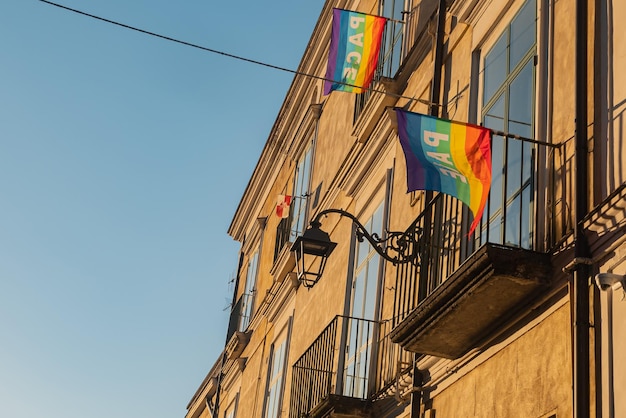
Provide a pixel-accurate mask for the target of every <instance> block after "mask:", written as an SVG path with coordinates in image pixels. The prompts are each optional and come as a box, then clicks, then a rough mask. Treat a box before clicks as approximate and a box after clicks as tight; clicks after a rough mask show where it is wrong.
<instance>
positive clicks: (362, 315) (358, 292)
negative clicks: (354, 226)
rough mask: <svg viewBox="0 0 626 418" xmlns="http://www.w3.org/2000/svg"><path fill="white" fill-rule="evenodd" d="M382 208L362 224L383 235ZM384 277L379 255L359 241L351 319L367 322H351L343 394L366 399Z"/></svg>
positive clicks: (366, 244) (353, 281) (366, 242)
mask: <svg viewBox="0 0 626 418" xmlns="http://www.w3.org/2000/svg"><path fill="white" fill-rule="evenodd" d="M383 207H384V205H383V204H382V203H381V204H380V205H379V206H378V207H377V209H376V210H375V211H374V214H373V215H372V217H371V218H369V219H368V220H367V222H365V223H364V224H363V226H364V227H365V229H366V230H367V231H369V232H370V233H372V234H378V235H379V236H383ZM381 278H382V269H381V263H380V256H379V255H378V253H376V250H374V247H372V246H371V245H370V243H369V242H368V241H367V240H363V241H362V242H358V241H357V247H356V254H355V268H354V273H353V278H352V290H351V302H350V304H351V306H350V316H351V317H352V318H358V319H361V320H364V321H356V320H352V321H350V323H349V324H350V325H349V330H348V338H349V339H348V347H347V348H346V363H345V367H344V395H345V396H351V397H356V398H366V397H367V395H368V393H367V392H368V388H369V384H370V382H369V371H370V370H371V364H370V363H371V362H372V360H373V355H372V351H373V350H372V348H373V342H374V336H375V327H374V323H373V322H372V321H374V320H376V319H377V316H378V310H377V309H376V306H377V301H378V286H379V283H380V281H381Z"/></svg>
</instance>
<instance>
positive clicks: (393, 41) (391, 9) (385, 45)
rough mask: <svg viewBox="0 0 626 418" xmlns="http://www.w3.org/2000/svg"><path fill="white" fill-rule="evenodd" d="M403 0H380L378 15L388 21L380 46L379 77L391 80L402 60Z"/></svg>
mask: <svg viewBox="0 0 626 418" xmlns="http://www.w3.org/2000/svg"><path fill="white" fill-rule="evenodd" d="M404 3H405V0H381V1H380V6H379V7H380V15H381V16H384V17H386V18H388V19H392V20H388V21H387V24H386V25H385V32H384V33H383V39H382V43H381V46H380V50H381V55H380V57H379V60H380V75H381V76H383V77H389V78H392V77H394V76H395V75H396V73H397V72H398V69H399V68H400V62H401V60H402V38H403V34H404V24H403V23H401V22H402V21H403V20H404V16H403V13H402V12H403V11H404V10H405V8H404V6H405V4H404Z"/></svg>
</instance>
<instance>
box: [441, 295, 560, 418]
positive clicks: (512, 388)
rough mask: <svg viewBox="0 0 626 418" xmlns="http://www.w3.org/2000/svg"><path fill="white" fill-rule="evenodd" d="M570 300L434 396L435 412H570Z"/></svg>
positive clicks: (507, 416) (516, 416)
mask: <svg viewBox="0 0 626 418" xmlns="http://www.w3.org/2000/svg"><path fill="white" fill-rule="evenodd" d="M568 329H569V305H564V306H562V307H561V308H560V309H558V310H557V311H556V312H554V313H553V314H552V315H550V316H549V317H548V318H546V319H544V320H543V321H541V322H540V323H537V324H535V325H534V326H532V328H531V329H529V330H528V331H527V332H525V333H524V334H523V335H522V336H520V337H519V338H517V339H515V340H514V341H511V342H510V344H508V345H507V346H506V347H505V348H503V349H502V350H500V351H498V352H497V353H495V354H494V355H493V356H492V357H491V358H489V359H488V360H487V361H484V362H482V364H480V365H478V366H477V367H475V368H473V369H472V370H471V371H469V372H467V374H466V375H464V376H463V377H462V378H460V379H459V380H458V381H457V382H455V383H454V384H452V385H451V386H449V387H448V388H447V389H445V390H444V391H443V392H441V393H438V394H436V395H435V396H434V398H433V402H432V405H433V409H434V410H435V416H436V417H437V418H470V417H475V418H493V417H498V418H520V417H525V418H540V417H543V416H544V415H545V414H548V413H549V412H553V411H554V412H556V413H557V417H571V416H572V410H571V404H572V401H571V383H570V382H571V362H570V358H571V356H570V344H569V341H570V333H569V332H568Z"/></svg>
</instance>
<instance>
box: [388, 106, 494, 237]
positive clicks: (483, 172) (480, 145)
mask: <svg viewBox="0 0 626 418" xmlns="http://www.w3.org/2000/svg"><path fill="white" fill-rule="evenodd" d="M395 111H396V116H397V120H398V136H399V137H400V143H401V144H402V149H403V150H404V157H405V159H406V170H407V185H408V191H409V192H412V191H414V190H432V191H438V192H441V193H445V194H447V195H450V196H454V197H456V198H457V199H459V200H460V201H461V202H463V203H465V204H466V205H467V206H469V208H470V210H471V211H472V213H473V214H474V221H473V222H472V225H471V226H470V231H469V233H470V234H471V233H472V232H473V231H474V229H475V228H476V226H477V225H478V223H479V222H480V218H481V217H482V213H483V210H484V208H485V204H486V203H487V197H488V196H489V189H490V187H491V130H490V129H487V128H483V127H481V126H476V125H469V124H466V123H460V122H453V121H448V120H443V119H438V118H436V117H433V116H426V115H421V114H419V113H412V112H407V111H405V110H402V109H398V108H396V109H395Z"/></svg>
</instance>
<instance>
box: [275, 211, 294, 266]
mask: <svg viewBox="0 0 626 418" xmlns="http://www.w3.org/2000/svg"><path fill="white" fill-rule="evenodd" d="M290 227H291V222H290V219H289V218H283V219H281V220H280V222H279V223H278V226H277V227H276V245H275V246H274V262H275V261H276V260H277V259H278V256H279V255H280V254H281V252H282V250H283V247H284V246H285V244H287V243H288V242H289V232H290Z"/></svg>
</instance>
